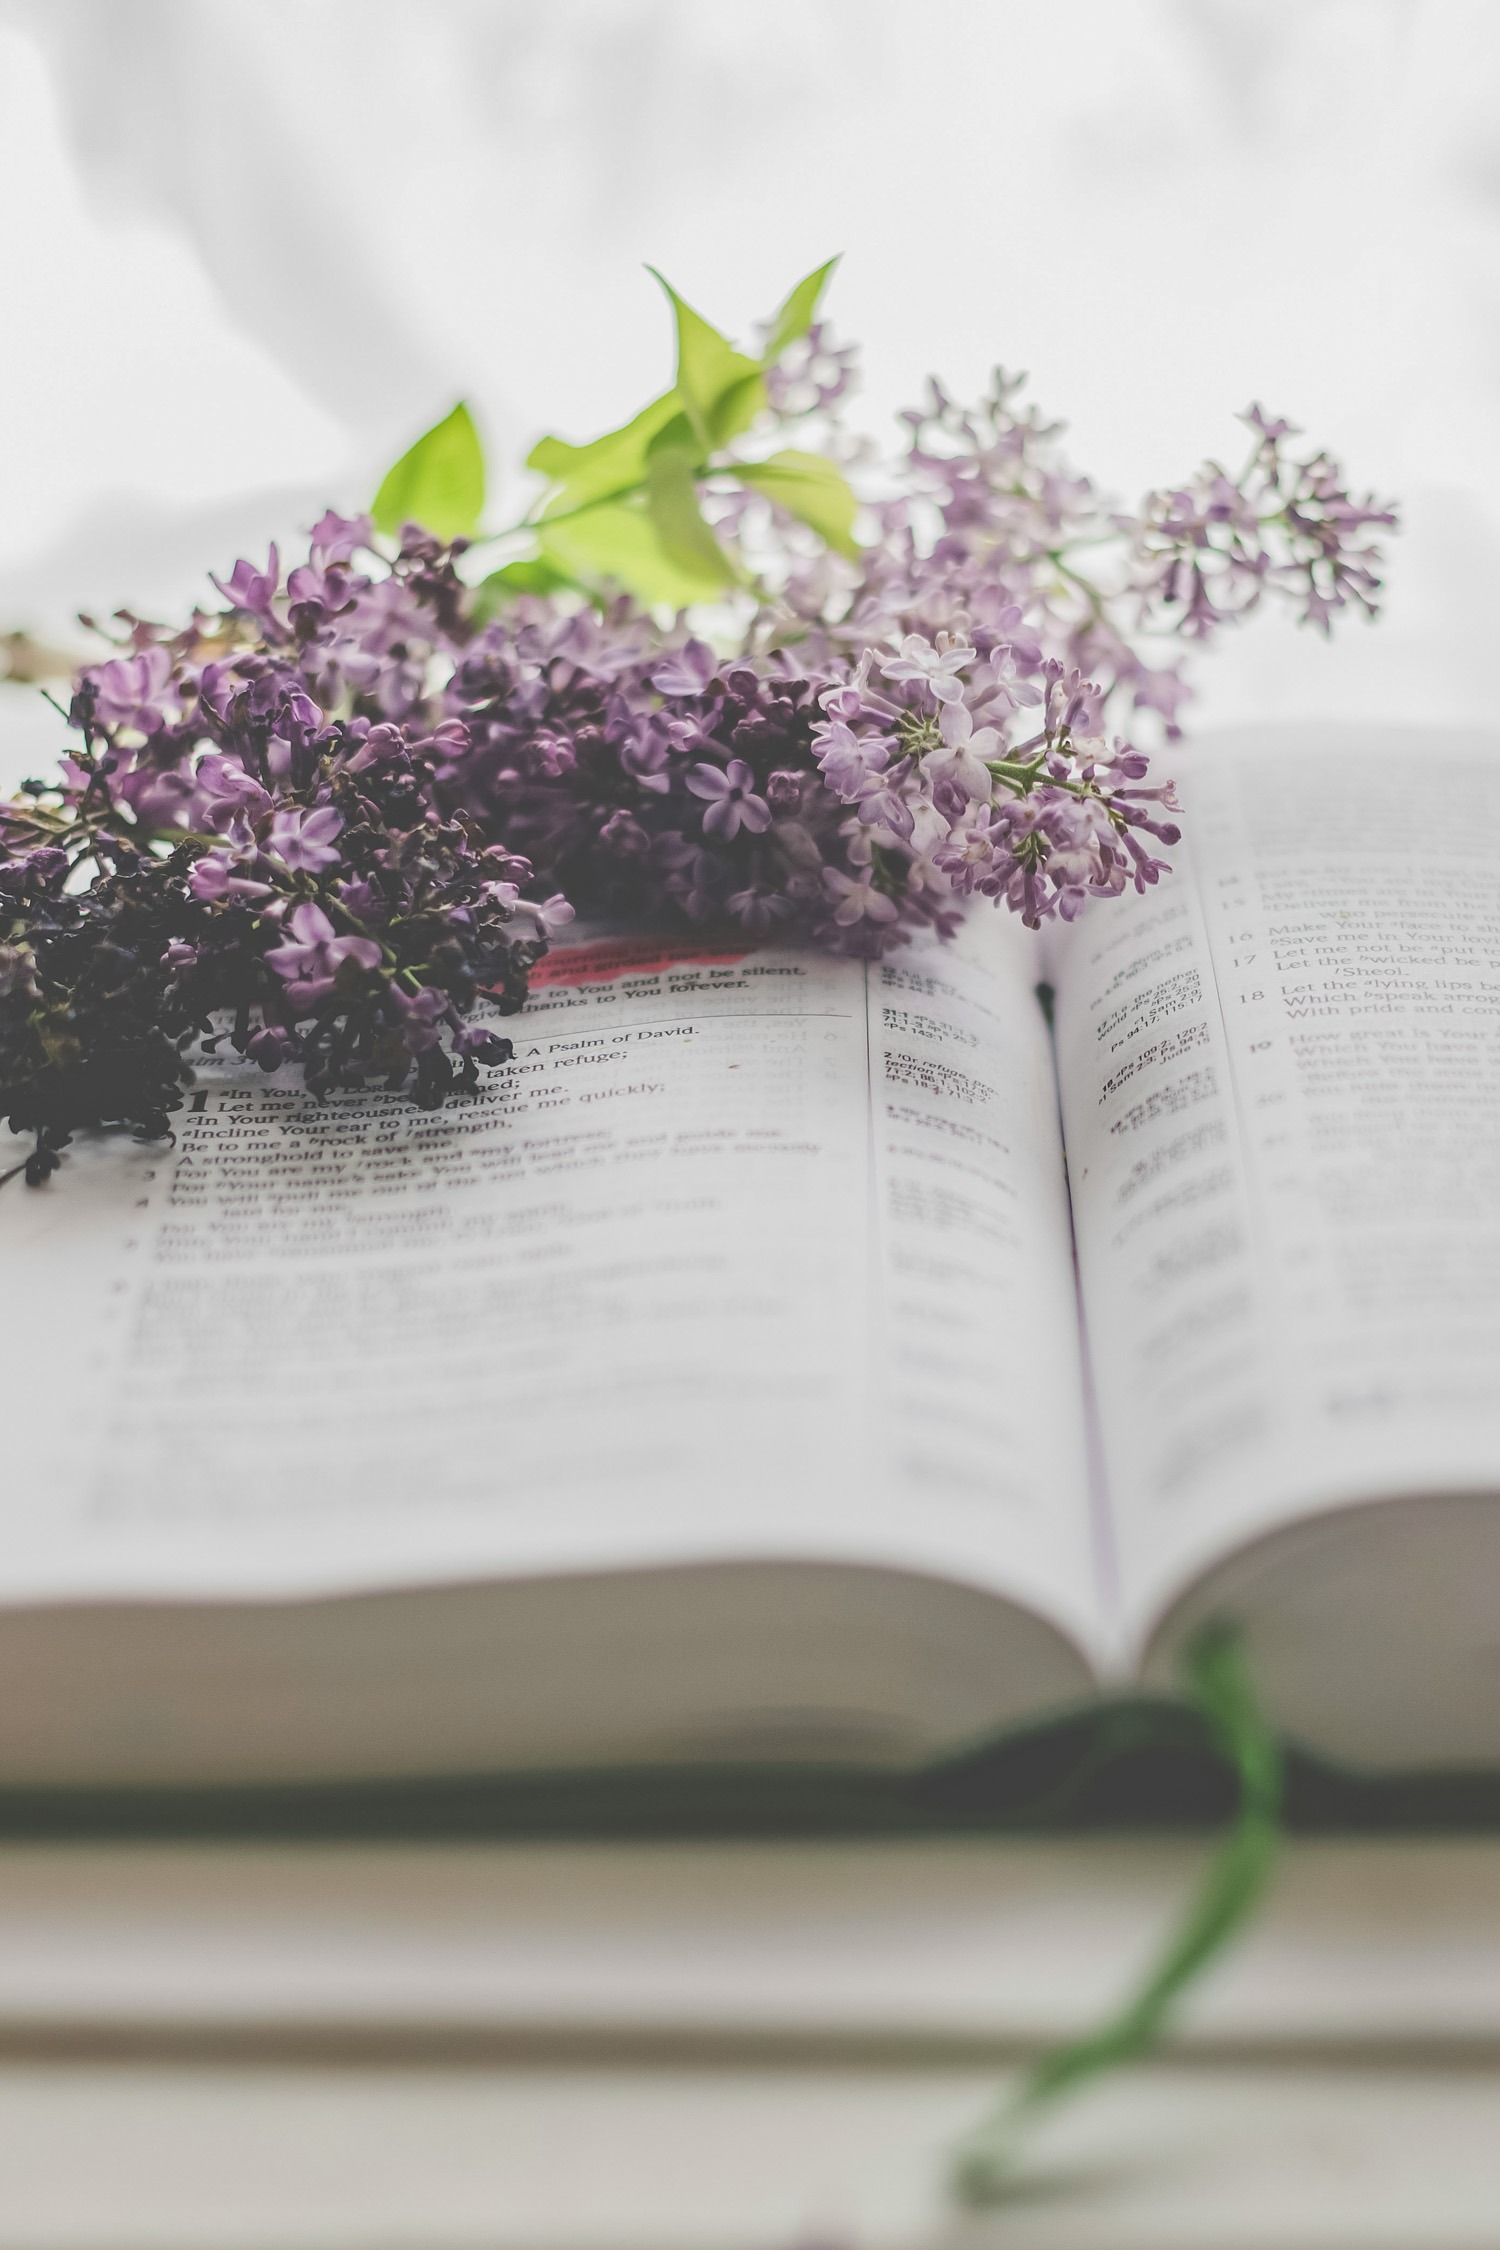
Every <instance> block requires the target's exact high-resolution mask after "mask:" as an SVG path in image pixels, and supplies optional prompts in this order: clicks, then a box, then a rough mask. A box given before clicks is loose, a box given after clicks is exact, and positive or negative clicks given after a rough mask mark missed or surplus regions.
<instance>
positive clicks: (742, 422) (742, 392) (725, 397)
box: [708, 368, 766, 451]
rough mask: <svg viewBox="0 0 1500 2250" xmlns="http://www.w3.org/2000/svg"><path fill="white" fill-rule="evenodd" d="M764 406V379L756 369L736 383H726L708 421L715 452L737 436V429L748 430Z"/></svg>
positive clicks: (739, 430) (738, 432)
mask: <svg viewBox="0 0 1500 2250" xmlns="http://www.w3.org/2000/svg"><path fill="white" fill-rule="evenodd" d="M765 403H766V379H765V377H764V375H762V374H761V372H760V370H759V368H756V369H755V370H754V371H753V372H752V373H751V374H749V375H742V376H741V377H740V379H739V381H738V382H735V383H731V384H730V386H729V388H728V390H727V391H724V392H721V394H720V396H719V399H718V402H717V404H716V405H715V406H714V408H713V411H712V413H711V414H710V415H709V418H708V421H709V435H710V436H711V438H712V439H713V443H714V448H715V450H716V451H717V449H718V448H719V447H720V446H721V445H727V444H728V443H729V441H730V439H731V438H735V437H738V436H739V434H740V432H741V430H748V429H749V427H750V425H751V423H752V422H753V421H754V420H755V417H756V415H757V414H759V413H760V412H761V410H762V408H763V407H764V406H765Z"/></svg>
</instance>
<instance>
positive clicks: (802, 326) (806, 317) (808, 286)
mask: <svg viewBox="0 0 1500 2250" xmlns="http://www.w3.org/2000/svg"><path fill="white" fill-rule="evenodd" d="M837 264H838V259H837V258H830V259H829V261H828V263H827V265H826V266H819V267H818V269H817V271H816V272H815V273H810V274H809V275H808V276H807V278H806V279H805V280H804V281H799V282H798V284H797V286H796V288H795V289H794V290H793V291H792V293H791V295H790V296H789V297H788V298H787V301H786V303H785V304H784V305H783V306H782V308H781V310H780V312H779V313H778V314H777V315H776V318H775V320H774V321H773V322H772V323H771V335H770V340H769V341H768V343H767V345H766V356H765V358H764V360H763V361H762V362H761V364H762V366H764V367H774V366H775V364H776V362H777V360H778V359H780V357H781V355H782V353H783V352H784V351H785V350H786V348H787V346H788V344H795V343H796V341H797V339H798V337H799V336H805V335H806V334H807V331H808V330H809V328H811V326H812V324H813V322H814V321H815V320H816V319H817V317H818V303H819V300H820V299H821V297H822V295H823V292H824V290H825V289H826V288H827V287H828V284H829V282H830V281H831V280H832V278H833V269H834V267H835V266H836V265H837Z"/></svg>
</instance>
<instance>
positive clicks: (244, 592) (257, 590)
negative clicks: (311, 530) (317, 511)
mask: <svg viewBox="0 0 1500 2250" xmlns="http://www.w3.org/2000/svg"><path fill="white" fill-rule="evenodd" d="M324 520H325V521H326V520H327V519H326V518H325V519H324ZM209 580H210V582H211V584H213V585H214V586H216V587H217V588H218V590H219V592H220V593H221V594H222V595H223V597H224V599H225V601H226V602H228V604H229V606H230V608H231V609H239V610H243V611H244V612H245V614H246V616H247V617H253V618H254V619H255V620H256V622H257V624H259V625H260V626H261V628H262V630H263V631H264V632H265V633H266V634H267V636H268V637H269V638H271V639H277V640H279V639H280V638H281V633H282V628H281V625H280V623H279V622H278V620H277V619H276V617H275V615H274V613H273V611H272V607H271V604H272V602H273V601H274V600H275V597H276V589H277V587H278V586H279V585H280V584H281V558H280V556H279V555H278V553H277V551H276V547H275V544H274V542H273V544H272V547H271V552H270V554H269V555H268V556H267V558H266V567H265V569H264V570H257V569H256V567H255V565H254V564H253V563H248V562H246V561H245V559H244V557H243V556H241V558H240V560H239V561H238V562H237V563H236V564H235V566H234V569H233V571H232V572H231V573H230V577H229V582H228V584H227V585H226V584H225V582H224V580H223V579H222V578H215V577H214V574H213V572H212V571H210V572H209Z"/></svg>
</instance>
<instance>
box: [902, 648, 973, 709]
mask: <svg viewBox="0 0 1500 2250" xmlns="http://www.w3.org/2000/svg"><path fill="white" fill-rule="evenodd" d="M976 654H977V651H976V650H974V649H972V648H969V647H967V646H966V645H965V644H964V643H963V642H962V641H958V640H955V639H954V638H953V636H952V635H951V634H948V633H939V635H938V637H937V641H936V644H934V643H933V642H932V641H929V640H925V639H924V638H923V636H922V635H921V634H920V633H908V634H906V635H905V637H904V638H903V640H902V642H901V646H900V650H899V653H898V654H897V655H895V656H883V657H882V659H881V669H882V671H883V672H884V673H885V676H886V678H887V679H888V680H916V681H919V682H920V683H921V685H922V686H923V687H925V688H927V689H929V690H930V692H931V693H932V694H933V695H935V696H936V698H937V700H938V702H939V703H957V702H958V700H959V698H960V697H961V696H962V694H963V691H964V690H963V681H962V680H961V679H960V678H959V674H960V673H961V672H964V671H967V669H968V667H969V666H970V665H971V664H972V663H973V661H974V658H975V655H976Z"/></svg>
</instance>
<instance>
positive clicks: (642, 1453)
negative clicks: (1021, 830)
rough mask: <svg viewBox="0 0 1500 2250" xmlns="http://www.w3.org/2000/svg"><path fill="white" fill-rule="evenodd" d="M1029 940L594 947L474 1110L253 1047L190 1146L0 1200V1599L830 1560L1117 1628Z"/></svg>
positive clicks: (515, 1025)
mask: <svg viewBox="0 0 1500 2250" xmlns="http://www.w3.org/2000/svg"><path fill="white" fill-rule="evenodd" d="M1023 935H1024V933H1021V932H1019V931H1015V932H996V931H989V932H988V933H987V934H986V937H985V939H984V941H983V942H982V943H981V942H978V941H976V944H975V945H974V946H971V947H969V948H968V949H967V950H965V949H963V948H960V949H958V950H953V949H943V950H942V951H941V952H938V951H936V950H928V951H926V952H917V951H912V952H910V953H908V954H906V955H903V956H901V957H900V958H898V959H897V960H894V961H892V962H889V963H886V964H884V965H880V964H873V965H871V966H869V967H868V968H867V967H866V966H865V965H864V964H863V963H860V962H852V961H844V960H835V959H830V958H827V957H824V956H821V955H815V954H808V953H796V952H790V951H786V950H774V949H771V950H764V951H753V950H746V949H745V948H744V947H743V946H742V945H741V946H735V945H734V944H733V943H731V944H729V945H728V946H726V947H719V948H715V947H714V946H713V945H707V946H705V945H704V944H701V943H697V942H693V941H686V942H682V943H675V944H674V943H671V942H667V943H659V942H656V941H653V940H650V939H623V940H607V941H600V942H599V943H596V944H593V945H586V946H581V947H580V946H575V947H573V948H571V949H565V950H563V951H560V952H558V953H556V954H554V955H553V956H551V957H550V958H549V959H548V960H547V961H546V962H545V963H544V964H542V967H541V969H540V972H539V974H538V978H537V985H536V991H535V995H534V998H533V1000H532V1001H531V1003H530V1004H529V1005H528V1007H527V1008H526V1010H525V1011H524V1013H522V1014H521V1015H520V1016H517V1017H514V1018H511V1019H509V1020H508V1021H507V1022H506V1023H505V1024H504V1025H503V1027H502V1028H504V1029H505V1030H506V1031H507V1032H508V1033H509V1034H510V1035H511V1036H512V1037H513V1038H514V1041H515V1055H514V1059H513V1060H512V1061H511V1062H510V1063H509V1064H508V1065H507V1066H505V1067H503V1068H501V1069H500V1070H498V1071H496V1072H495V1073H493V1074H490V1075H488V1076H487V1078H486V1081H485V1083H484V1085H483V1089H482V1091H481V1092H480V1094H479V1095H478V1097H477V1098H475V1099H472V1100H470V1099H458V1100H454V1101H452V1102H450V1104H449V1105H448V1106H447V1107H446V1108H445V1109H443V1110H441V1111H440V1112H437V1113H435V1114H434V1113H424V1112H422V1111H420V1110H418V1109H417V1108H415V1107H414V1106H413V1105H412V1104H411V1103H410V1101H409V1100H406V1099H404V1098H402V1097H400V1096H396V1095H392V1094H389V1093H386V1092H384V1091H377V1090H371V1091H353V1092H345V1093H339V1094H335V1095H334V1096H333V1097H332V1098H331V1099H330V1100H329V1101H328V1102H327V1103H326V1105H324V1106H321V1107H320V1106H319V1105H318V1104H317V1103H316V1102H315V1101H313V1100H312V1099H310V1098H309V1097H308V1096H307V1095H306V1093H305V1092H304V1091H303V1090H302V1089H301V1088H300V1087H299V1086H298V1085H297V1084H296V1083H295V1081H294V1080H293V1079H292V1078H291V1076H290V1074H281V1075H278V1076H276V1077H272V1078H270V1079H266V1078H264V1077H262V1075H261V1074H260V1073H259V1072H258V1071H256V1070H254V1069H253V1068H247V1067H246V1066H244V1065H243V1064H241V1063H239V1062H238V1061H237V1060H236V1059H235V1058H234V1057H233V1056H232V1055H230V1056H228V1057H227V1059H224V1060H221V1061H218V1062H214V1063H209V1064H206V1065H205V1066H203V1067H202V1069H201V1070H200V1072H199V1075H198V1079H197V1082H196V1084H195V1086H194V1088H193V1090H192V1091H191V1093H190V1094H189V1096H188V1098H187V1101H186V1103H185V1106H184V1108H183V1110H182V1111H181V1112H180V1114H179V1116H178V1118H177V1120H176V1135H175V1141H174V1143H173V1144H172V1145H170V1146H167V1145H155V1146H146V1147H137V1146H132V1145H131V1144H130V1142H129V1141H128V1140H125V1139H123V1138H119V1137H111V1138H99V1137H95V1138H93V1139H92V1140H90V1139H89V1138H87V1137H84V1138H81V1139H80V1141H79V1143H78V1145H77V1147H76V1148H75V1150H74V1151H73V1152H71V1153H70V1155H69V1157H68V1160H67V1162H66V1164H65V1166H64V1169H63V1171H62V1172H61V1174H60V1175H59V1176H58V1177H57V1178H56V1179H55V1180H54V1181H53V1182H52V1183H51V1184H49V1185H48V1186H47V1187H46V1188H44V1189H42V1190H39V1191H31V1190H26V1189H23V1188H22V1187H21V1186H20V1184H19V1183H13V1184H12V1185H11V1186H10V1187H9V1188H8V1189H7V1190H6V1191H5V1193H4V1195H3V1196H0V1259H3V1261H4V1267H5V1272H6V1275H7V1285H8V1296H9V1300H10V1305H11V1308H12V1312H13V1315H14V1312H15V1308H16V1307H17V1306H18V1305H24V1306H25V1307H26V1308H27V1310H26V1317H25V1319H24V1320H16V1319H15V1318H14V1317H13V1319H12V1322H11V1324H10V1329H11V1332H10V1335H9V1338H8V1346H7V1348H8V1353H9V1370H8V1374H9V1382H10V1385H11V1386H12V1389H11V1395H12V1396H13V1397H15V1398H21V1399H25V1400H27V1401H28V1402H30V1404H29V1409H28V1412H27V1414H26V1416H25V1418H24V1420H20V1418H17V1417H14V1416H13V1418H12V1437H11V1439H10V1441H9V1466H10V1475H9V1477H8V1479H7V1489H6V1517H7V1522H6V1536H5V1541H4V1545H3V1560H0V1584H3V1588H4V1590H5V1592H6V1593H7V1594H8V1595H9V1596H11V1597H12V1598H16V1597H25V1596H28V1595H30V1596H38V1597H40V1596H44V1595H52V1594H60V1595H82V1594H101V1593H108V1592H126V1593H142V1594H144V1593H152V1594H163V1593H174V1592H175V1593H181V1594H186V1595H192V1594H198V1595H206V1594H211V1593H219V1594H230V1595H234V1594H238V1593H244V1594H262V1595H265V1594H276V1593H290V1594H299V1593H311V1592H319V1591H329V1590H339V1589H350V1588H354V1587H357V1586H369V1585H377V1584H382V1583H399V1582H402V1581H403V1580H405V1579H407V1578H416V1579H427V1580H435V1579H436V1580H440V1579H443V1578H445V1577H452V1578H463V1577H466V1576H471V1575H486V1574H494V1573H529V1572H540V1571H552V1570H558V1569H564V1570H566V1569H575V1568H588V1569H598V1568H604V1567H613V1566H615V1565H625V1564H629V1563H646V1562H659V1561H662V1560H672V1561H675V1560H689V1559H692V1560H697V1559H709V1558H713V1557H724V1556H751V1557H762V1556H767V1555H774V1556H793V1557H795V1556H818V1557H828V1558H837V1559H850V1558H853V1559H858V1560H860V1561H863V1562H871V1563H878V1562H887V1563H893V1564H899V1565H903V1566H910V1567H913V1568H919V1569H924V1570H928V1571H933V1572H938V1573H942V1574H947V1575H952V1576H957V1577H960V1578H967V1579H970V1580H974V1581H976V1582H978V1583H979V1584H982V1585H985V1586H991V1587H994V1588H996V1589H998V1590H1003V1591H1006V1592H1010V1593H1013V1594H1015V1595H1016V1596H1017V1598H1019V1599H1022V1600H1024V1601H1026V1602H1028V1603H1030V1604H1032V1605H1033V1606H1036V1607H1038V1608H1040V1609H1041V1610H1042V1611H1043V1612H1044V1613H1045V1614H1049V1615H1053V1616H1056V1617H1059V1618H1061V1619H1064V1620H1066V1622H1067V1626H1068V1629H1070V1630H1071V1631H1073V1632H1074V1633H1075V1634H1078V1635H1082V1634H1084V1633H1086V1632H1087V1631H1088V1630H1089V1629H1090V1628H1091V1626H1092V1623H1093V1619H1094V1614H1095V1608H1094V1594H1093V1586H1092V1581H1091V1575H1090V1569H1091V1566H1090V1556H1089V1547H1088V1539H1089V1528H1088V1517H1087V1497H1086V1487H1085V1479H1084V1474H1083V1467H1082V1453H1081V1446H1080V1441H1079V1424H1080V1419H1081V1417H1080V1410H1079V1397H1080V1392H1079V1376H1078V1369H1077V1353H1076V1334H1075V1326H1074V1318H1073V1305H1072V1282H1071V1269H1070V1259H1069V1236H1068V1221H1067V1212H1066V1199H1065V1192H1064V1188H1063V1183H1062V1171H1061V1153H1060V1139H1059V1133H1058V1127H1057V1120H1056V1110H1055V1092H1054V1081H1053V1077H1052V1070H1051V1062H1050V1055H1049V1052H1048V1047H1047V1042H1046V1038H1045V1034H1044V1030H1043V1026H1042V1022H1041V1017H1040V1012H1039V1010H1038V1008H1037V1005H1036V1002H1035V999H1034V996H1033V990H1032V980H1033V975H1034V970H1033V968H1032V964H1031V960H1030V954H1029V949H1028V948H1027V947H1026V946H1025V945H1024V944H1021V943H1018V942H1016V941H1018V940H1020V939H1021V938H1022V937H1023ZM18 1420H20V1427H19V1432H18V1430H17V1423H18Z"/></svg>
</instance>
